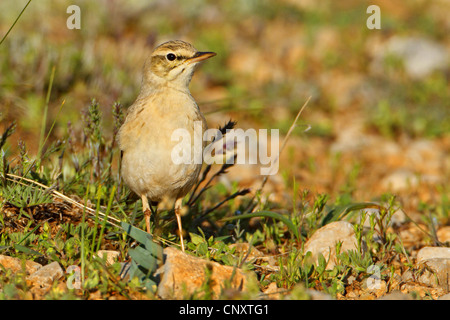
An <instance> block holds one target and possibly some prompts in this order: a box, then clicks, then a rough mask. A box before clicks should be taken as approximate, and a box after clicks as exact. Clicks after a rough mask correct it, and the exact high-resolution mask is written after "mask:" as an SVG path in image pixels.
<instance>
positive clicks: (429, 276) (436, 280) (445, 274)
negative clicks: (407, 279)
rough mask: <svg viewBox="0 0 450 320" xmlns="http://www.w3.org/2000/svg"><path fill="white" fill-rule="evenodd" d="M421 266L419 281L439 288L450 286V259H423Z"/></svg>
mask: <svg viewBox="0 0 450 320" xmlns="http://www.w3.org/2000/svg"><path fill="white" fill-rule="evenodd" d="M419 267H420V268H421V271H422V273H421V274H420V275H419V276H418V281H419V282H421V283H423V284H425V285H427V286H430V287H434V288H436V287H439V288H444V289H445V288H449V287H450V259H446V258H435V259H427V260H423V261H422V262H421V263H420V264H419Z"/></svg>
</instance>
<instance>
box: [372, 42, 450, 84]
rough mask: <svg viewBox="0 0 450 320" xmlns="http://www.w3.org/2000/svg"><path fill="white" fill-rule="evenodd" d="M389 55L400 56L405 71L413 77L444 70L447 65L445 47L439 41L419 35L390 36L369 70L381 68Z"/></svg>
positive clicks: (416, 77) (420, 77)
mask: <svg viewBox="0 0 450 320" xmlns="http://www.w3.org/2000/svg"><path fill="white" fill-rule="evenodd" d="M389 55H395V56H397V57H398V58H400V59H401V60H402V62H403V65H404V68H405V71H406V73H407V74H408V75H409V76H410V77H411V78H414V79H422V78H424V77H426V76H428V75H429V74H431V73H432V72H433V71H435V70H444V69H445V68H446V67H447V65H448V55H447V51H446V48H445V47H443V46H442V45H440V44H439V43H437V42H435V41H432V40H429V39H426V38H421V37H392V38H391V39H390V40H389V41H388V42H387V43H386V45H385V46H384V47H383V48H382V50H379V52H378V53H377V54H376V56H375V59H374V61H373V63H372V65H371V70H373V71H374V72H378V71H377V69H378V70H383V69H384V68H380V67H381V66H383V61H384V59H385V57H387V56H389Z"/></svg>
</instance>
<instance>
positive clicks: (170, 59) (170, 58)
mask: <svg viewBox="0 0 450 320" xmlns="http://www.w3.org/2000/svg"><path fill="white" fill-rule="evenodd" d="M166 58H167V60H169V61H173V60H175V59H176V56H175V55H174V54H173V53H168V54H167V56H166Z"/></svg>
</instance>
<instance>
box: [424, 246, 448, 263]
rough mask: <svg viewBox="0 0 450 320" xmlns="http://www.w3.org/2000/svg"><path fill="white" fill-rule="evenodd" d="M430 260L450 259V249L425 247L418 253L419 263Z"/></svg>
mask: <svg viewBox="0 0 450 320" xmlns="http://www.w3.org/2000/svg"><path fill="white" fill-rule="evenodd" d="M430 259H450V248H444V247H423V248H422V249H420V250H419V252H418V253H417V263H420V262H423V261H425V260H430Z"/></svg>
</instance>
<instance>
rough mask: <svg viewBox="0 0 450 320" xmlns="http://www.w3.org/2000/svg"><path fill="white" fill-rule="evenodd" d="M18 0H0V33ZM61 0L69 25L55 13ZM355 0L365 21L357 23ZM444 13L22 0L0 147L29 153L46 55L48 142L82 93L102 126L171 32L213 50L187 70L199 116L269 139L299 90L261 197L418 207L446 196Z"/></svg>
mask: <svg viewBox="0 0 450 320" xmlns="http://www.w3.org/2000/svg"><path fill="white" fill-rule="evenodd" d="M27 2H28V1H27V0H14V1H13V0H2V1H1V2H0V37H3V36H4V35H5V34H6V32H7V31H8V29H9V28H10V27H11V25H12V24H13V23H14V21H15V19H16V18H17V16H18V15H19V14H20V12H21V10H22V9H23V8H24V7H25V5H26V4H27ZM73 4H74V5H78V6H79V7H80V9H81V29H80V30H69V29H68V28H67V26H66V21H67V19H68V18H69V16H70V15H71V14H70V13H67V12H66V11H67V7H68V6H69V5H73ZM371 4H376V5H378V6H379V7H380V11H381V29H379V30H377V29H374V30H370V29H368V28H367V26H366V22H367V19H368V18H369V17H370V16H371V14H368V13H367V12H366V10H367V7H368V6H369V5H371ZM449 12H450V2H449V1H447V0H435V1H430V0H429V1H426V0H422V1H412V0H410V1H388V0H386V1H370V3H369V2H367V1H356V0H355V1H353V0H346V1H331V0H329V1H327V0H323V1H315V0H282V1H269V0H246V1H237V0H214V1H209V0H193V1H175V0H164V1H162V0H161V1H144V0H126V1H125V0H97V1H87V0H86V1H76V0H71V1H64V0H60V1H50V0H39V1H32V2H31V3H30V5H29V6H28V8H27V9H26V10H25V12H24V13H23V15H22V16H21V18H20V19H19V21H18V22H17V24H16V25H15V26H14V28H13V29H12V31H11V33H10V34H9V35H8V37H7V38H6V40H5V41H4V42H3V43H2V44H1V45H0V113H1V115H0V132H3V130H4V129H5V128H6V127H7V126H8V125H9V124H10V123H11V122H12V121H13V120H16V121H17V129H16V132H15V133H14V134H13V135H12V136H11V138H10V139H8V142H7V144H6V145H5V147H4V150H5V152H8V153H10V154H14V153H16V152H17V149H18V142H19V141H22V142H23V143H24V144H25V145H26V147H27V149H28V150H29V152H30V156H31V155H32V154H33V152H36V151H37V146H38V143H39V141H38V139H39V133H40V131H41V122H42V119H43V112H44V107H45V103H46V96H47V91H48V89H49V84H50V81H51V80H50V79H51V74H52V69H53V68H54V70H55V71H54V72H55V73H54V80H53V82H52V89H51V95H50V96H49V112H48V115H47V127H46V130H47V131H48V130H49V128H50V126H51V125H52V124H53V123H55V126H54V128H53V130H52V133H51V136H50V138H49V140H57V139H65V137H67V134H68V122H70V123H71V126H72V128H73V130H74V131H75V132H82V130H83V121H82V114H83V112H85V111H84V110H86V108H87V107H88V106H89V104H90V103H91V100H92V99H96V101H97V102H98V103H99V105H100V106H101V110H102V115H103V117H102V126H103V128H104V130H105V132H111V135H110V136H111V137H112V130H113V120H112V119H113V116H112V106H113V104H114V103H115V102H120V103H121V105H122V107H123V109H124V110H125V109H126V108H127V107H128V106H129V105H131V104H132V103H133V101H134V99H135V98H136V96H137V94H138V93H139V89H140V83H141V69H142V66H143V64H144V61H145V59H146V57H147V56H148V55H149V54H150V52H151V51H152V49H153V48H154V47H155V46H156V45H158V44H160V43H162V42H164V41H167V40H171V39H181V40H185V41H188V42H190V43H192V44H193V45H194V46H195V47H196V48H197V49H198V50H199V51H214V52H216V53H217V56H216V57H214V58H213V59H211V60H208V62H207V63H204V64H203V65H202V66H201V67H200V68H199V70H198V71H197V72H196V75H195V76H194V78H193V81H192V83H191V92H192V94H193V96H194V97H195V99H196V100H197V102H198V103H199V106H200V109H201V110H202V111H203V112H204V114H205V116H206V119H207V121H208V124H209V127H212V128H213V127H217V126H219V125H223V124H224V123H225V121H226V120H228V119H232V120H235V121H237V127H239V128H243V129H247V128H255V129H258V128H265V129H279V130H280V136H281V138H283V136H284V135H285V134H286V133H287V131H288V130H289V127H290V126H291V124H292V123H293V121H294V118H295V116H296V114H297V112H298V111H299V109H300V107H301V106H302V105H303V103H304V102H305V101H306V100H307V99H308V97H310V96H311V100H310V102H309V104H308V106H307V108H306V109H305V111H304V112H303V114H302V115H301V118H300V120H299V122H298V126H297V128H296V129H295V130H294V131H293V134H292V135H291V136H290V138H289V140H288V144H287V146H286V148H285V149H284V150H283V152H282V156H281V162H280V170H279V172H278V174H277V175H276V176H273V177H271V178H270V179H269V182H268V184H267V186H266V189H265V191H267V195H268V197H270V199H271V200H273V201H279V202H280V203H283V202H286V203H289V201H290V199H291V197H292V194H293V193H295V192H296V191H297V190H303V189H308V190H311V191H312V192H313V193H325V192H326V193H328V194H329V195H330V196H331V197H332V198H333V199H335V200H336V201H337V202H339V201H340V202H342V203H344V202H346V201H370V200H376V199H378V198H379V197H380V196H381V195H382V194H383V193H386V192H392V193H395V194H397V195H398V196H399V199H400V200H401V201H402V203H403V206H404V207H405V208H406V209H407V210H410V211H413V212H419V211H420V210H421V209H420V208H421V206H422V207H423V204H428V205H433V204H434V203H437V202H439V203H441V201H442V200H443V199H444V202H445V201H446V203H448V195H449V186H448V181H449V177H450V155H449V153H450V152H449V151H450V103H449V101H450V90H449V89H450V88H449V76H450V72H449V70H450V69H449V48H450V37H448V34H449V33H450V20H449V19H448V13H449ZM63 101H64V103H63ZM61 106H62V109H61ZM60 109H61V110H62V111H61V112H59V110H60ZM308 126H311V130H309V131H307V132H305V130H304V129H305V128H306V127H308ZM227 179H228V181H227ZM261 180H262V177H261V176H260V175H259V169H258V168H256V166H235V167H233V168H232V169H231V170H230V172H229V174H228V175H227V176H226V177H224V178H223V180H222V182H223V183H224V184H225V185H227V184H229V185H231V184H235V183H237V184H239V185H241V186H243V187H257V186H259V185H260V183H261Z"/></svg>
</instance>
